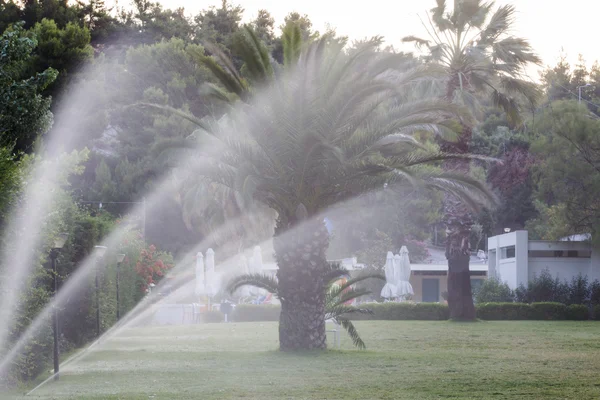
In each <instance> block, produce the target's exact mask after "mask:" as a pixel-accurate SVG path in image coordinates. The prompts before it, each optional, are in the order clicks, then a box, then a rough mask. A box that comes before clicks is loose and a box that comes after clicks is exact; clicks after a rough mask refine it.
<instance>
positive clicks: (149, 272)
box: [135, 245, 173, 292]
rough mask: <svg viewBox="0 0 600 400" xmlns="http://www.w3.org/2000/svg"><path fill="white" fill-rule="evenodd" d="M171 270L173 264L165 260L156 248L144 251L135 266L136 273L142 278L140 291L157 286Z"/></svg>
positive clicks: (152, 247)
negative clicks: (153, 285) (152, 284)
mask: <svg viewBox="0 0 600 400" xmlns="http://www.w3.org/2000/svg"><path fill="white" fill-rule="evenodd" d="M171 268H173V264H171V263H169V262H165V260H163V254H162V253H161V252H158V251H156V246H154V245H150V246H149V247H148V248H147V249H142V251H140V257H139V258H138V261H137V263H136V265H135V271H136V273H137V274H138V275H139V276H140V278H141V283H140V289H141V290H142V291H143V292H145V291H146V290H148V285H150V284H151V283H154V284H156V283H157V282H158V281H160V280H161V278H162V277H163V276H164V275H165V274H166V273H167V271H168V270H169V269H171Z"/></svg>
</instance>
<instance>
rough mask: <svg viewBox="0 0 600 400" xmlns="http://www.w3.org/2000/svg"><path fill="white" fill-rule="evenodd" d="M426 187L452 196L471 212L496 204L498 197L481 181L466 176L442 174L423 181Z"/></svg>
mask: <svg viewBox="0 0 600 400" xmlns="http://www.w3.org/2000/svg"><path fill="white" fill-rule="evenodd" d="M424 182H425V185H426V187H429V188H434V189H437V190H441V191H444V192H447V193H451V194H453V195H454V196H455V197H457V198H459V199H460V200H462V201H463V202H464V203H465V204H467V205H468V206H469V208H471V210H473V211H476V212H477V211H480V210H481V208H482V207H483V206H494V205H497V204H498V197H497V196H496V195H495V194H494V193H493V192H492V191H491V190H490V189H489V188H488V187H487V185H485V184H484V183H482V182H481V181H479V180H477V179H475V178H472V177H470V176H467V175H463V174H458V173H453V172H443V173H439V174H433V175H430V177H429V178H427V179H424Z"/></svg>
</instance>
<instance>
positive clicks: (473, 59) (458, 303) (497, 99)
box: [403, 0, 540, 320]
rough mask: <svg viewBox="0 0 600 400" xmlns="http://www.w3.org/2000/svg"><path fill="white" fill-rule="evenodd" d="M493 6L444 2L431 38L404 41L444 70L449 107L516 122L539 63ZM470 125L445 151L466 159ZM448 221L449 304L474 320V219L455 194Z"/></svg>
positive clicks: (449, 199)
mask: <svg viewBox="0 0 600 400" xmlns="http://www.w3.org/2000/svg"><path fill="white" fill-rule="evenodd" d="M493 7H494V2H493V1H490V2H484V1H482V0H455V1H454V8H453V9H452V10H448V9H447V6H446V1H445V0H437V4H436V6H435V7H434V8H432V9H431V11H430V13H429V14H428V15H427V21H423V26H424V27H425V29H426V31H427V33H428V35H429V37H430V38H429V39H422V38H418V37H415V36H409V37H405V38H404V39H403V41H405V42H413V43H415V45H416V46H417V48H425V49H426V50H428V57H427V59H428V60H429V61H430V62H431V63H435V64H437V65H440V66H442V67H443V68H444V69H445V75H446V77H445V88H444V94H443V97H444V98H445V99H446V100H448V101H451V102H454V103H459V104H464V105H468V106H471V107H475V106H476V105H477V104H478V102H479V101H480V100H482V99H486V100H488V101H490V100H491V102H492V104H493V105H495V106H498V107H501V108H502V109H503V110H504V111H505V112H506V114H507V115H508V117H509V119H510V120H511V121H512V122H518V121H519V117H520V114H521V110H522V104H523V103H524V102H523V101H522V100H525V102H531V103H533V102H535V101H536V99H537V97H538V88H537V86H536V85H535V84H533V83H531V82H528V81H527V80H525V79H524V78H525V75H526V71H525V69H526V68H527V66H528V65H529V64H530V63H534V64H538V63H539V62H540V59H539V58H538V57H537V56H536V55H535V54H534V52H533V50H532V48H531V46H530V45H529V43H528V42H527V41H526V40H525V39H522V38H517V37H514V36H511V35H510V30H511V28H512V24H513V21H514V15H515V8H514V7H513V6H511V5H505V6H501V7H499V8H498V9H497V10H496V11H495V12H493V13H492V9H493ZM471 134H472V130H471V126H470V124H464V123H463V127H462V132H461V134H460V135H459V137H458V140H454V141H444V140H441V141H440V147H441V150H442V151H445V152H449V153H454V154H466V153H468V151H469V143H470V140H471ZM444 168H445V169H446V170H447V171H454V172H460V173H463V174H468V173H469V169H470V163H469V161H468V160H466V159H459V158H457V159H452V160H448V161H447V162H445V163H444ZM444 222H445V224H446V229H447V238H446V258H447V259H448V305H449V306H450V316H451V318H454V319H467V320H468V319H474V318H475V307H474V305H473V298H472V295H471V280H470V272H469V259H470V248H469V247H470V246H469V237H470V231H471V226H472V224H473V219H472V216H471V213H470V212H469V210H468V209H467V208H466V207H465V206H464V204H463V203H462V202H461V201H459V199H457V198H456V197H454V196H452V195H451V194H446V195H445V199H444Z"/></svg>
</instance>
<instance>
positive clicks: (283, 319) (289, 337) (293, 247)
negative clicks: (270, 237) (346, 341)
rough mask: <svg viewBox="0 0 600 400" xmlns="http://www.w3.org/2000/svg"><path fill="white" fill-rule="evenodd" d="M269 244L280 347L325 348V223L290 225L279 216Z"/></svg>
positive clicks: (300, 348)
mask: <svg viewBox="0 0 600 400" xmlns="http://www.w3.org/2000/svg"><path fill="white" fill-rule="evenodd" d="M286 225H287V226H286ZM294 225H295V226H294ZM273 244H274V248H275V258H276V260H277V265H278V267H279V270H278V271H277V279H278V281H279V296H280V300H281V315H280V318H279V348H280V350H282V351H296V350H311V349H325V348H327V338H326V333H325V283H326V282H325V279H324V272H325V269H326V265H327V259H326V256H325V252H326V250H327V247H328V246H329V233H328V231H327V228H326V227H325V224H324V223H323V221H317V222H315V221H306V220H305V221H302V222H301V223H298V224H293V225H291V226H290V225H289V224H284V223H283V222H282V220H281V218H280V220H278V221H277V226H276V227H275V238H274V242H273Z"/></svg>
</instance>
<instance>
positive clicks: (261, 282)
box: [228, 263, 385, 349]
mask: <svg viewBox="0 0 600 400" xmlns="http://www.w3.org/2000/svg"><path fill="white" fill-rule="evenodd" d="M324 273H325V275H326V279H325V280H324V282H323V283H324V286H323V287H322V288H321V290H322V291H323V293H324V294H325V320H330V319H331V320H333V321H334V322H335V323H336V324H338V325H341V326H342V327H343V328H344V329H345V330H346V332H348V335H349V336H350V338H351V339H352V342H353V343H354V345H355V346H356V347H358V348H359V349H365V348H366V345H365V342H364V341H363V340H362V338H361V337H360V335H359V334H358V331H357V330H356V328H355V327H354V324H353V323H352V321H351V320H350V318H349V317H350V316H351V314H356V313H361V314H371V313H372V311H371V310H369V309H365V308H360V307H356V306H353V305H349V304H346V303H348V302H350V301H352V300H354V299H356V298H358V297H361V296H366V295H368V294H370V293H371V292H369V291H367V290H360V289H355V288H354V287H353V286H354V285H355V284H356V283H358V282H362V281H364V280H367V279H385V277H383V276H381V275H379V274H369V275H362V276H360V277H356V278H351V279H348V280H347V281H346V282H345V283H343V284H341V285H337V284H336V282H337V281H339V279H340V278H343V277H349V276H350V273H349V272H348V271H347V270H345V269H343V268H340V267H339V265H337V264H335V263H328V266H327V270H326V271H324ZM244 285H249V286H255V287H259V288H261V289H265V290H267V291H268V292H269V293H273V294H274V295H275V297H277V298H281V294H280V291H279V283H278V281H277V279H276V278H273V277H272V276H270V275H266V274H245V275H240V276H237V277H235V278H233V279H232V280H231V281H230V282H229V285H228V290H229V292H230V293H232V294H233V292H235V291H236V290H237V289H238V288H240V287H242V286H244Z"/></svg>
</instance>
